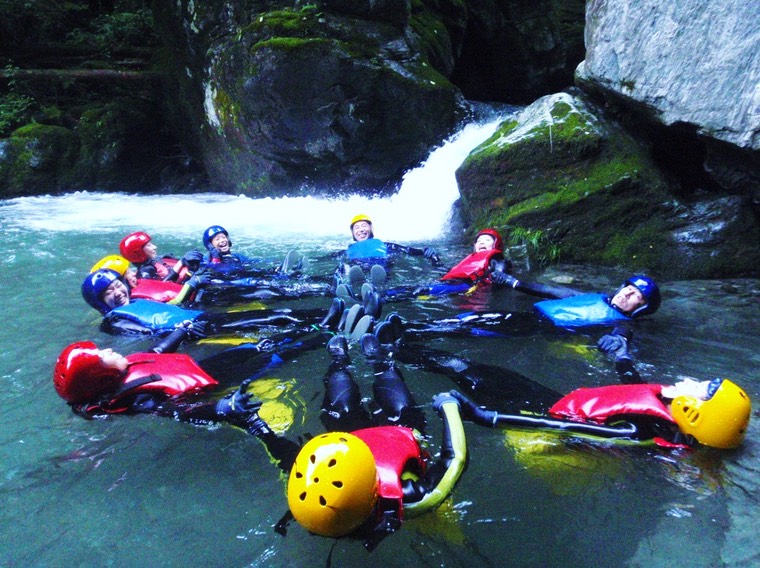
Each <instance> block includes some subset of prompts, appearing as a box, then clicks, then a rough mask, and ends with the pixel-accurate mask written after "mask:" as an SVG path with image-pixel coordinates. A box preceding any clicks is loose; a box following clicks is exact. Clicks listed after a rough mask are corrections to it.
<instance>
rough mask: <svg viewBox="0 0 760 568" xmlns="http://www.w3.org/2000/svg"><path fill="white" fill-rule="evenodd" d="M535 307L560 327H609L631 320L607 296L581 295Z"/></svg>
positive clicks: (544, 301)
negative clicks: (611, 303) (608, 325)
mask: <svg viewBox="0 0 760 568" xmlns="http://www.w3.org/2000/svg"><path fill="white" fill-rule="evenodd" d="M533 307H534V308H535V309H536V310H538V311H539V312H540V313H541V314H542V315H544V316H546V317H547V318H549V319H550V320H551V322H552V323H553V324H554V325H557V326H560V327H583V326H587V325H607V324H614V323H617V322H621V321H629V320H630V319H631V318H629V317H628V316H626V315H625V314H623V313H622V312H620V311H618V310H616V309H615V308H614V307H612V306H611V305H610V303H609V299H608V296H607V295H605V294H581V295H580V296H571V297H569V298H562V299H560V300H543V301H541V302H537V303H536V304H534V306H533Z"/></svg>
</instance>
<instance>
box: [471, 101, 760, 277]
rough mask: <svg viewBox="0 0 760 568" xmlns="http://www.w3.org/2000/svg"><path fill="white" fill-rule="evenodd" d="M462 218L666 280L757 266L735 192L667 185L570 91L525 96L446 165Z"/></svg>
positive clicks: (638, 148)
mask: <svg viewBox="0 0 760 568" xmlns="http://www.w3.org/2000/svg"><path fill="white" fill-rule="evenodd" d="M457 181H458V183H459V186H460V192H461V195H462V207H463V210H464V215H465V217H466V218H467V220H468V221H469V222H471V223H472V224H473V226H475V227H483V226H496V227H499V228H502V229H503V231H504V234H505V235H510V233H512V232H515V231H518V232H521V233H523V234H526V235H528V236H532V237H534V238H538V237H540V238H541V239H546V240H547V241H548V242H549V243H550V244H552V246H554V247H556V248H557V249H558V250H559V253H560V256H561V259H562V260H563V261H567V262H581V263H588V264H600V265H606V266H626V267H629V268H630V269H633V270H640V271H644V272H649V273H653V274H656V275H658V276H659V277H667V278H684V277H692V278H693V277H726V276H756V275H758V274H760V269H758V266H759V264H758V263H760V249H758V247H757V243H758V242H760V226H759V225H758V222H757V218H756V215H755V214H753V211H752V206H751V205H748V203H747V200H746V199H745V198H744V197H742V196H740V195H721V194H717V193H715V192H707V191H704V190H703V191H699V192H692V193H689V194H687V195H682V194H679V193H678V192H674V191H673V187H672V185H671V184H670V183H669V181H668V179H667V177H666V176H663V175H662V173H661V171H660V169H659V168H658V167H657V166H656V164H655V163H654V162H653V161H652V160H651V158H650V156H649V150H648V147H647V146H646V145H642V144H641V143H640V142H638V141H637V140H636V139H634V138H633V137H632V136H631V135H630V134H628V133H627V132H626V131H625V130H623V129H622V128H621V127H620V126H619V125H617V124H616V123H615V122H613V121H611V120H610V119H609V118H608V117H607V116H605V114H604V113H603V112H602V110H601V109H599V108H597V107H595V106H594V105H592V104H591V103H589V102H588V101H587V100H585V98H584V97H583V96H582V95H581V94H580V93H579V92H576V93H575V95H571V94H568V93H560V94H557V95H551V96H547V97H543V98H541V99H539V100H537V101H536V102H535V103H533V104H532V105H530V106H528V107H527V108H526V109H525V110H523V111H522V112H520V113H519V114H518V115H517V116H515V118H514V119H511V120H507V121H505V122H504V123H503V124H502V125H501V127H500V128H499V129H498V130H497V132H496V133H495V134H494V136H492V137H491V138H490V139H489V140H487V141H486V142H484V143H483V144H481V145H480V146H479V147H478V148H476V149H475V150H473V151H472V152H471V154H470V156H469V157H468V158H467V159H466V160H465V162H464V163H463V164H462V166H461V167H460V168H459V169H458V170H457Z"/></svg>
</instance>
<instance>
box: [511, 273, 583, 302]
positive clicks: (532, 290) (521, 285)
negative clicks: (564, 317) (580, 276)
mask: <svg viewBox="0 0 760 568" xmlns="http://www.w3.org/2000/svg"><path fill="white" fill-rule="evenodd" d="M510 286H511V287H512V288H514V289H515V290H517V291H518V292H523V293H525V294H529V295H531V296H538V297H539V298H548V299H550V300H556V299H560V298H570V297H571V296H578V295H579V294H582V292H579V291H578V290H574V289H573V288H568V287H566V286H549V285H547V284H540V283H538V282H524V281H522V280H518V279H516V278H515V279H514V280H512V283H511V284H510Z"/></svg>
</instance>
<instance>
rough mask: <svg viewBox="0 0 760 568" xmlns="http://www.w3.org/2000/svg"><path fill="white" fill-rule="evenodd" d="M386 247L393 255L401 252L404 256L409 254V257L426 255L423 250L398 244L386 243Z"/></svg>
mask: <svg viewBox="0 0 760 568" xmlns="http://www.w3.org/2000/svg"><path fill="white" fill-rule="evenodd" d="M385 247H386V249H387V250H388V252H389V253H392V254H398V253H400V252H403V253H404V254H408V255H409V256H422V255H423V254H425V252H424V251H423V250H422V249H421V248H416V247H408V246H404V245H400V244H398V243H385Z"/></svg>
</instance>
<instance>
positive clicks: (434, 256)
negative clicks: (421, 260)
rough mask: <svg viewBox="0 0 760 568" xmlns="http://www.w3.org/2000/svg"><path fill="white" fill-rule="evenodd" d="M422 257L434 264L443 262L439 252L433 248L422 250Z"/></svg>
mask: <svg viewBox="0 0 760 568" xmlns="http://www.w3.org/2000/svg"><path fill="white" fill-rule="evenodd" d="M422 255H423V256H424V257H425V258H427V259H429V260H430V261H431V262H432V263H433V264H438V263H439V262H441V259H440V257H439V256H438V252H437V251H436V250H435V249H434V248H432V247H425V248H424V249H422Z"/></svg>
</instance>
